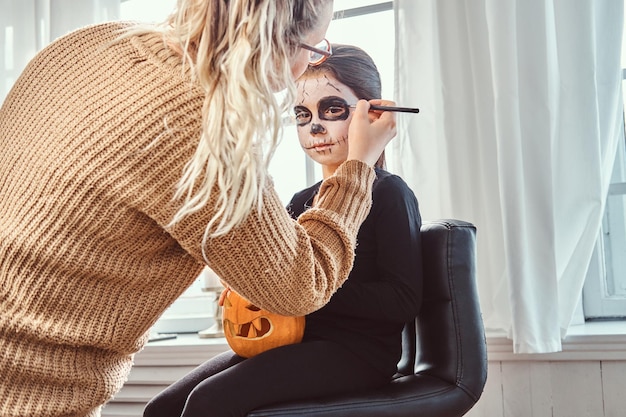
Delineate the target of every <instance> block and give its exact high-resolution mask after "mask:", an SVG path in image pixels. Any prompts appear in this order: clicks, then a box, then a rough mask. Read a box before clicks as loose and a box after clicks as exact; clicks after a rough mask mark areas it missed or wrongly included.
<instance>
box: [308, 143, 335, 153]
mask: <svg viewBox="0 0 626 417" xmlns="http://www.w3.org/2000/svg"><path fill="white" fill-rule="evenodd" d="M332 146H333V144H332V143H322V144H319V145H315V146H313V147H312V148H311V149H314V150H316V151H318V152H321V151H326V150H328V149H330V148H331V147H332Z"/></svg>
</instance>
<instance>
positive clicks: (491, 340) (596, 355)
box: [487, 320, 626, 361]
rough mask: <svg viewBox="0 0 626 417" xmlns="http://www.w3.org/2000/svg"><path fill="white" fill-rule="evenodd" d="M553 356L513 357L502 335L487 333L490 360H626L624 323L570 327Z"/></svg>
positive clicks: (524, 355) (521, 355)
mask: <svg viewBox="0 0 626 417" xmlns="http://www.w3.org/2000/svg"><path fill="white" fill-rule="evenodd" d="M562 346H563V350H562V351H561V352H555V353H537V354H514V353H513V343H512V341H511V340H510V339H508V338H507V337H506V335H505V334H504V333H503V332H487V356H488V357H489V360H490V361H586V360H602V361H605V360H626V321H621V320H615V321H594V322H587V323H584V324H579V325H575V326H571V327H570V329H569V331H568V334H567V336H566V337H565V339H564V340H563V342H562Z"/></svg>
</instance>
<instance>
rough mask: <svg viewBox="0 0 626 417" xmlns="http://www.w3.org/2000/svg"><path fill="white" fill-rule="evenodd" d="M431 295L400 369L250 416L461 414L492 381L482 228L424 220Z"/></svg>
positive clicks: (412, 328) (407, 331)
mask: <svg viewBox="0 0 626 417" xmlns="http://www.w3.org/2000/svg"><path fill="white" fill-rule="evenodd" d="M421 237H422V254H421V255H422V259H423V266H424V271H423V272H424V273H423V280H424V281H423V285H424V287H423V300H422V307H421V310H420V313H419V314H418V316H417V317H416V319H415V320H414V321H412V322H410V323H407V324H406V326H405V328H404V331H403V334H402V359H401V360H400V362H399V364H398V372H399V374H400V375H404V376H399V377H398V378H395V379H394V380H393V381H391V382H390V383H389V384H388V385H385V386H383V387H380V388H377V389H370V390H364V391H356V392H353V393H351V394H345V395H337V396H329V397H327V398H319V399H311V400H307V401H293V402H287V403H282V404H276V405H274V406H270V407H264V408H260V409H257V410H254V411H252V412H251V413H249V414H248V416H249V417H261V416H263V417H271V416H283V417H284V416H294V417H295V416H299V417H302V416H304V417H314V416H315V417H321V416H324V417H385V416H389V417H392V416H393V417H460V416H462V415H464V414H465V413H467V411H469V410H470V409H471V408H472V407H473V406H474V404H475V403H476V402H477V401H478V399H479V398H480V396H481V394H482V391H483V388H484V385H485V382H486V380H487V347H486V342H485V333H484V327H483V323H482V316H481V312H480V306H479V303H478V293H477V289H476V263H475V262H476V261H475V260H476V252H475V250H476V228H475V227H474V226H473V225H472V224H471V223H467V222H463V221H460V220H437V221H431V222H424V224H423V225H422V229H421Z"/></svg>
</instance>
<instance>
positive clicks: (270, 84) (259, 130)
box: [163, 0, 331, 246]
mask: <svg viewBox="0 0 626 417" xmlns="http://www.w3.org/2000/svg"><path fill="white" fill-rule="evenodd" d="M328 1H331V0H178V2H177V7H176V9H175V10H174V12H173V13H172V15H171V16H170V17H169V18H168V20H167V22H166V24H167V25H166V26H165V27H164V29H163V34H164V36H165V40H166V42H168V43H169V44H175V45H177V49H178V47H179V48H180V49H181V50H182V53H183V56H184V62H185V65H188V66H189V68H190V69H191V73H192V77H193V78H194V81H195V82H196V83H197V84H199V85H200V86H201V88H203V89H204V91H205V93H206V96H205V100H204V105H203V108H202V120H203V121H202V124H203V131H202V134H201V138H200V142H199V145H198V147H197V149H196V151H195V154H194V155H193V157H192V159H191V160H190V161H189V162H188V163H187V165H186V167H185V170H184V172H183V175H182V177H181V180H180V182H179V184H178V188H177V191H176V194H175V199H182V206H181V208H180V210H179V211H178V212H177V213H176V214H175V216H174V217H173V219H172V222H171V225H174V224H175V223H177V222H179V221H180V220H182V219H183V218H184V217H186V216H188V215H189V214H192V213H194V212H197V211H199V210H201V209H202V208H203V207H205V206H206V204H208V202H209V199H210V198H211V197H212V192H217V193H218V195H217V200H216V201H217V205H216V211H215V215H214V216H213V218H212V219H210V221H209V222H208V224H207V227H206V230H205V234H204V242H203V243H206V240H207V239H208V238H209V237H215V236H220V235H223V234H225V233H228V232H229V231H230V230H232V229H233V228H234V227H236V226H238V225H239V224H240V223H241V222H242V221H243V220H244V219H245V218H246V216H247V215H248V214H249V213H250V211H251V210H252V209H253V208H254V206H255V205H256V206H257V208H258V209H259V210H260V209H261V204H262V191H261V190H262V189H263V188H264V186H265V183H266V176H267V168H268V164H269V161H270V159H271V157H272V155H273V153H274V150H275V149H276V146H277V144H278V140H279V138H280V135H281V133H282V126H281V124H282V123H281V119H282V115H283V114H284V113H285V112H286V111H288V110H289V109H290V108H291V106H292V103H293V102H294V100H295V88H294V83H293V80H292V76H291V68H290V61H291V60H292V59H293V58H294V56H295V54H296V53H297V52H298V51H299V44H300V41H301V40H302V39H303V37H304V36H305V35H306V34H307V33H308V32H310V31H311V30H312V29H314V28H315V27H316V26H317V25H318V10H320V6H321V5H323V4H325V3H326V2H328ZM279 88H286V94H285V95H284V96H283V99H282V100H280V101H279V98H278V97H277V96H276V95H275V91H276V90H277V89H279ZM203 246H204V245H203Z"/></svg>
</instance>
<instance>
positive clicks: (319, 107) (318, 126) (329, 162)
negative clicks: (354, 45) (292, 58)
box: [294, 73, 358, 178]
mask: <svg viewBox="0 0 626 417" xmlns="http://www.w3.org/2000/svg"><path fill="white" fill-rule="evenodd" d="M296 85H297V88H298V97H297V100H296V106H295V107H294V111H295V114H296V123H297V125H298V126H297V129H298V139H299V140H300V146H302V149H304V152H305V153H306V154H307V155H308V156H310V157H311V158H312V159H313V160H314V161H315V162H317V163H319V164H320V165H321V166H322V172H323V174H324V178H326V177H328V176H330V175H332V174H333V173H334V172H335V170H336V169H337V167H338V166H339V165H341V164H342V163H343V162H344V161H345V160H346V158H347V157H348V128H349V126H350V120H351V119H352V114H351V111H350V109H349V107H348V105H350V104H355V103H356V102H357V101H358V99H357V97H356V95H355V94H354V92H353V91H352V90H351V89H350V88H349V87H348V86H346V85H345V84H342V83H340V82H339V81H337V80H336V79H335V78H334V77H333V76H332V75H330V74H327V73H319V74H315V75H311V76H307V77H303V78H300V79H299V80H298V82H297V83H296Z"/></svg>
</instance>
